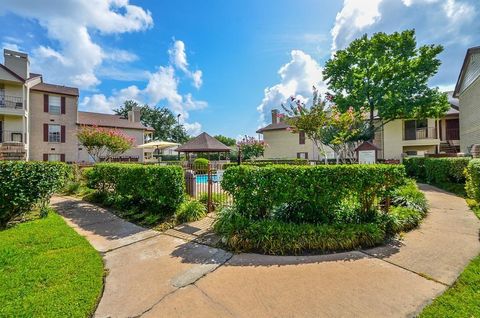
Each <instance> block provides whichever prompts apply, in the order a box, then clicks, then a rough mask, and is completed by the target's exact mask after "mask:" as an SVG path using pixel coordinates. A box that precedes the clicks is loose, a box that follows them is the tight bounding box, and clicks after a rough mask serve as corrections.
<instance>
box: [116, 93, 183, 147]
mask: <svg viewBox="0 0 480 318" xmlns="http://www.w3.org/2000/svg"><path fill="white" fill-rule="evenodd" d="M133 107H139V108H140V112H141V116H140V121H141V122H142V124H144V125H146V126H150V127H153V128H154V129H155V132H154V133H153V138H154V139H155V140H164V141H173V142H178V143H184V142H186V141H188V139H189V136H188V134H187V132H186V130H185V127H184V126H183V125H180V124H179V123H178V120H177V118H176V117H175V115H174V114H173V113H172V111H171V110H170V109H168V108H165V107H158V106H156V107H151V106H149V105H142V106H141V105H139V104H138V103H137V102H135V101H133V100H127V101H125V103H124V104H123V105H122V106H120V107H119V108H117V109H114V110H113V111H114V112H115V113H116V114H117V115H120V116H122V117H124V118H128V112H129V111H131V110H132V109H133Z"/></svg>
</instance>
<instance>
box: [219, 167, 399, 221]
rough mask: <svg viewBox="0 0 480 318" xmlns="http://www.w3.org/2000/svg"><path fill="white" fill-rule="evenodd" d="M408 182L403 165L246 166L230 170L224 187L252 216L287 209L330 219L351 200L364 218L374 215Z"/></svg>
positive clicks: (299, 217) (294, 214)
mask: <svg viewBox="0 0 480 318" xmlns="http://www.w3.org/2000/svg"><path fill="white" fill-rule="evenodd" d="M404 182H405V169H404V167H403V166H402V165H335V166H328V165H327V166H314V167H312V166H286V165H271V166H267V167H264V168H259V167H252V166H244V165H242V166H237V167H231V168H229V169H227V170H226V171H225V173H224V175H223V180H222V187H223V189H224V190H225V191H227V192H229V193H230V194H231V195H232V196H233V197H234V200H235V204H236V206H237V208H238V211H240V213H241V214H242V215H244V216H246V217H248V218H249V219H252V220H258V219H265V218H270V217H272V216H274V215H275V214H277V213H283V214H287V217H286V218H288V219H289V220H295V221H297V222H308V223H328V222H331V221H332V220H334V219H335V213H336V212H337V211H339V210H340V209H341V208H342V207H343V206H345V204H348V203H351V204H353V205H356V206H355V207H354V209H355V210H356V211H358V212H359V214H360V217H363V216H367V215H369V213H370V212H372V211H373V210H375V209H376V206H377V205H378V204H379V203H380V202H382V201H384V199H385V198H386V196H387V194H388V193H389V192H391V191H392V190H394V189H395V188H396V187H398V186H400V185H401V184H404ZM286 218H284V219H286ZM365 220H366V218H363V220H359V221H360V222H362V221H365Z"/></svg>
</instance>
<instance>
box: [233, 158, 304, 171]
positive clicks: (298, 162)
mask: <svg viewBox="0 0 480 318" xmlns="http://www.w3.org/2000/svg"><path fill="white" fill-rule="evenodd" d="M308 164H309V161H308V160H307V159H291V160H290V159H278V160H255V161H246V162H242V164H241V165H242V166H255V167H267V166H271V165H291V166H302V165H308ZM236 166H238V163H236V162H229V163H225V164H223V169H227V168H230V167H236Z"/></svg>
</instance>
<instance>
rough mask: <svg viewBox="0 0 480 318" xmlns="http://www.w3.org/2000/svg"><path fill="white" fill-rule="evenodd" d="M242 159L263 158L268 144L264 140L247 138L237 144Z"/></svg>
mask: <svg viewBox="0 0 480 318" xmlns="http://www.w3.org/2000/svg"><path fill="white" fill-rule="evenodd" d="M237 146H238V149H239V151H240V154H241V157H242V158H243V159H244V160H248V159H255V158H258V157H261V156H263V153H264V152H265V147H266V146H267V144H266V143H265V142H264V141H263V140H258V139H256V138H255V137H250V136H245V137H244V138H243V139H242V140H240V141H239V142H238V143H237Z"/></svg>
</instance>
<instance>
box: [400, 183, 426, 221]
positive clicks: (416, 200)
mask: <svg viewBox="0 0 480 318" xmlns="http://www.w3.org/2000/svg"><path fill="white" fill-rule="evenodd" d="M391 199H392V204H393V205H394V206H397V207H405V208H409V209H413V210H416V211H419V212H421V213H426V212H427V210H428V203H427V199H426V198H425V194H424V193H423V192H422V191H420V190H419V189H418V187H417V184H416V182H415V181H413V180H407V181H406V184H405V185H403V186H401V187H399V188H397V189H395V190H394V191H393V192H392V195H391Z"/></svg>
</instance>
